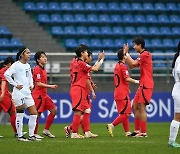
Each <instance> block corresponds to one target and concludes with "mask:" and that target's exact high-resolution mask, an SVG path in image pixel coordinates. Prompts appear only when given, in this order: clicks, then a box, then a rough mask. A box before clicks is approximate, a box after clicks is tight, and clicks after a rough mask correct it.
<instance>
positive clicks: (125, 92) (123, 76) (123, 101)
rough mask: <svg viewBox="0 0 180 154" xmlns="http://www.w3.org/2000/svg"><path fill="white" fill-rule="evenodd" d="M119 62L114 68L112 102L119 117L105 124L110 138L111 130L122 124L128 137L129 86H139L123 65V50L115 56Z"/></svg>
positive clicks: (124, 58) (129, 112)
mask: <svg viewBox="0 0 180 154" xmlns="http://www.w3.org/2000/svg"><path fill="white" fill-rule="evenodd" d="M117 57H118V60H119V62H118V63H117V64H116V66H115V68H114V87H115V90H114V100H115V101H116V106H117V110H118V113H119V116H118V117H117V118H116V119H115V120H114V121H113V122H112V123H111V124H107V126H106V127H107V129H108V132H109V134H110V136H111V137H113V129H114V127H115V126H117V125H118V124H119V123H121V122H122V123H123V126H124V130H125V133H126V136H129V135H130V134H131V133H130V127H129V116H130V114H131V102H130V97H129V84H128V82H131V83H136V84H139V81H138V80H135V79H132V78H130V76H129V72H128V68H127V66H126V65H125V60H126V56H125V55H124V51H123V49H120V50H119V51H118V54H117Z"/></svg>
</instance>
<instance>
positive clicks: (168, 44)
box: [163, 39, 175, 48]
mask: <svg viewBox="0 0 180 154" xmlns="http://www.w3.org/2000/svg"><path fill="white" fill-rule="evenodd" d="M163 46H164V47H165V48H166V47H170V48H171V47H172V48H173V47H175V44H174V42H173V40H172V39H163Z"/></svg>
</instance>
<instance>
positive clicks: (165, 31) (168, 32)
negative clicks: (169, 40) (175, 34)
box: [160, 27, 172, 35]
mask: <svg viewBox="0 0 180 154" xmlns="http://www.w3.org/2000/svg"><path fill="white" fill-rule="evenodd" d="M160 33H161V35H171V34H172V33H171V30H170V28H169V27H160Z"/></svg>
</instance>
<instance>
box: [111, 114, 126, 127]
mask: <svg viewBox="0 0 180 154" xmlns="http://www.w3.org/2000/svg"><path fill="white" fill-rule="evenodd" d="M126 118H128V116H127V114H121V115H119V116H118V117H117V118H116V119H115V120H114V121H113V122H112V124H113V125H114V126H116V125H118V124H119V123H121V122H123V121H124V120H125V119H126Z"/></svg>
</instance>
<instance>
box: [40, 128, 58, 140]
mask: <svg viewBox="0 0 180 154" xmlns="http://www.w3.org/2000/svg"><path fill="white" fill-rule="evenodd" d="M42 134H43V135H46V136H47V137H49V138H55V136H54V135H53V134H51V132H50V131H49V130H47V129H44V130H43V132H42Z"/></svg>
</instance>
